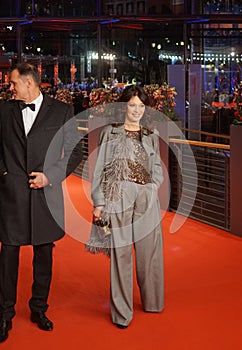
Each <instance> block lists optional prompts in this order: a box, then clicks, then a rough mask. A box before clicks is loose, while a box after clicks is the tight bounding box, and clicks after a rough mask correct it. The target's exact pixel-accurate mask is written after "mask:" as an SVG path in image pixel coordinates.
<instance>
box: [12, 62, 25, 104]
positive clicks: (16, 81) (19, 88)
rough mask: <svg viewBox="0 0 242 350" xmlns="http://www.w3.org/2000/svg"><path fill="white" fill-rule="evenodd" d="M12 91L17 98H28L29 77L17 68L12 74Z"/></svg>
mask: <svg viewBox="0 0 242 350" xmlns="http://www.w3.org/2000/svg"><path fill="white" fill-rule="evenodd" d="M10 91H11V92H12V95H13V98H14V99H15V100H23V101H26V100H27V99H28V78H27V77H25V76H22V77H21V76H20V74H19V72H18V70H17V69H14V70H13V71H12V72H11V75H10Z"/></svg>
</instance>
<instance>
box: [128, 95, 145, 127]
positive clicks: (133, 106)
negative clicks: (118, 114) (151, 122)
mask: <svg viewBox="0 0 242 350" xmlns="http://www.w3.org/2000/svg"><path fill="white" fill-rule="evenodd" d="M144 112H145V105H144V104H143V102H142V101H141V100H140V98H139V97H138V96H133V97H131V99H130V100H129V101H128V103H127V112H126V117H125V123H127V124H139V121H140V119H141V118H142V117H143V114H144Z"/></svg>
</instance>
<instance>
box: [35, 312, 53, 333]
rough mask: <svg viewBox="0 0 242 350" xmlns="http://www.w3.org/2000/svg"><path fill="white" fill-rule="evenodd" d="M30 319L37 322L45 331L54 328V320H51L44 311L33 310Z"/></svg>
mask: <svg viewBox="0 0 242 350" xmlns="http://www.w3.org/2000/svg"><path fill="white" fill-rule="evenodd" d="M30 320H31V322H33V323H37V325H38V327H39V328H40V329H42V330H43V331H52V330H53V328H54V325H53V322H51V321H50V320H49V319H48V318H47V317H46V315H45V313H44V312H43V311H38V312H35V311H32V312H31V316H30Z"/></svg>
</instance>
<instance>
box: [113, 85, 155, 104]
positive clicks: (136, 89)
mask: <svg viewBox="0 0 242 350" xmlns="http://www.w3.org/2000/svg"><path fill="white" fill-rule="evenodd" d="M134 96H137V97H139V99H140V100H141V101H142V102H143V104H144V105H145V106H149V105H150V100H149V96H148V95H147V94H146V93H145V91H144V89H143V88H142V87H140V86H137V85H130V86H127V87H126V88H125V89H124V90H123V92H122V94H121V96H120V98H119V100H118V102H128V101H129V100H130V99H131V98H132V97H134Z"/></svg>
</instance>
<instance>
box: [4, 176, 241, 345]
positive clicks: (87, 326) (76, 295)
mask: <svg viewBox="0 0 242 350" xmlns="http://www.w3.org/2000/svg"><path fill="white" fill-rule="evenodd" d="M83 184H84V186H82V181H81V180H80V179H79V178H78V177H75V176H71V177H70V178H69V179H68V181H67V192H68V193H69V195H68V194H67V193H66V198H67V215H66V216H67V230H68V231H69V232H71V235H72V237H70V235H66V236H65V238H64V239H62V240H61V241H59V242H57V243H56V247H55V251H54V255H55V256H54V258H55V260H54V271H53V272H54V273H53V283H52V289H51V294H50V298H49V304H50V308H49V310H48V316H49V317H50V318H51V319H52V320H53V321H54V323H55V329H54V331H53V332H49V333H48V332H44V331H41V330H39V329H38V328H37V326H36V325H35V324H32V323H31V322H30V321H29V310H28V299H29V297H30V293H31V282H32V276H31V275H32V268H31V259H32V250H31V247H23V248H22V250H21V261H20V274H19V285H18V301H17V315H16V317H15V318H14V320H13V329H12V330H11V331H10V333H9V338H8V340H7V341H6V342H5V343H2V344H1V345H0V347H2V348H3V349H4V350H22V349H24V350H30V349H31V350H32V349H34V350H43V349H47V350H49V349H58V350H66V349H67V350H76V349H77V350H79V349H88V350H89V349H90V350H91V349H94V350H102V349H103V350H104V349H105V350H111V349H112V350H113V349H115V350H124V349H125V350H129V349H133V350H143V349H164V350H170V349H174V350H177V349H179V350H200V349H201V350H208V349H213V350H217V349H218V350H231V349H232V350H237V349H238V350H239V349H241V348H242V345H241V327H242V272H241V266H242V239H241V238H238V237H235V236H233V235H230V234H228V233H226V232H224V231H222V230H220V229H216V228H213V227H210V226H208V225H205V224H201V223H199V222H196V221H194V220H187V221H186V222H185V224H184V225H183V227H182V228H180V230H179V231H178V232H177V233H175V234H170V233H169V226H170V223H171V221H172V218H173V216H174V214H172V213H167V214H166V215H165V217H164V219H163V232H164V242H165V248H164V254H165V291H166V293H165V310H164V312H162V313H160V314H150V313H145V312H143V311H142V308H141V305H140V299H139V293H138V288H137V286H136V284H135V289H134V307H135V312H134V319H133V321H132V323H131V324H130V326H129V328H128V329H126V330H119V329H117V328H116V327H114V326H113V325H112V323H111V321H110V314H109V261H108V259H107V258H106V257H105V256H101V255H100V256H93V255H91V254H89V253H86V252H85V250H84V246H83V243H82V242H80V240H83V239H84V238H86V237H88V233H89V231H88V229H89V224H88V220H90V217H91V203H90V200H89V198H90V197H89V190H90V189H89V184H88V183H87V182H83ZM84 190H85V191H86V193H84ZM69 196H70V197H71V198H72V201H73V203H74V206H76V207H77V210H76V213H75V214H73V210H72V209H71V206H70V203H69V200H68V197H69ZM80 217H81V218H80ZM83 218H84V219H83ZM76 225H77V226H78V227H77V228H76ZM83 231H86V232H83ZM73 237H75V238H73ZM76 238H77V239H76Z"/></svg>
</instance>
